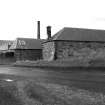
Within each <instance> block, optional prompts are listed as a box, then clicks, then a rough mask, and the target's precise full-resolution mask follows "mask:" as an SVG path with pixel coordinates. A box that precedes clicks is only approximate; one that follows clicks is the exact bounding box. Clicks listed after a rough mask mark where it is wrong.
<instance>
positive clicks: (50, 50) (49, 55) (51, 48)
mask: <svg viewBox="0 0 105 105" xmlns="http://www.w3.org/2000/svg"><path fill="white" fill-rule="evenodd" d="M42 53H43V59H44V60H47V61H51V60H54V54H55V43H54V42H47V43H43V51H42Z"/></svg>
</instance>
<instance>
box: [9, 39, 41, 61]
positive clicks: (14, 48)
mask: <svg viewBox="0 0 105 105" xmlns="http://www.w3.org/2000/svg"><path fill="white" fill-rule="evenodd" d="M42 41H43V40H42V39H32V38H17V39H16V40H15V41H14V42H13V44H12V45H11V47H10V48H9V50H8V51H9V52H13V53H14V58H15V59H16V61H18V60H19V61H20V60H31V61H33V60H39V59H41V58H42V46H41V43H42Z"/></svg>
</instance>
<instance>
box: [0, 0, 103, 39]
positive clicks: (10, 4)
mask: <svg viewBox="0 0 105 105" xmlns="http://www.w3.org/2000/svg"><path fill="white" fill-rule="evenodd" d="M104 1H105V0H0V40H2V39H6V40H11V39H15V38H16V37H27V38H36V36H37V35H36V33H37V26H36V24H37V23H36V21H38V20H40V21H41V38H46V26H47V25H51V26H52V35H53V34H54V33H56V32H57V31H59V30H60V29H62V28H63V27H77V28H80V27H81V28H96V29H105V2H104Z"/></svg>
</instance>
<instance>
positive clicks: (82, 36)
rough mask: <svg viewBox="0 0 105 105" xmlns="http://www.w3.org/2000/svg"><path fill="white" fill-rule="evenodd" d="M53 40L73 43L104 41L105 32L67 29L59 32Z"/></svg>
mask: <svg viewBox="0 0 105 105" xmlns="http://www.w3.org/2000/svg"><path fill="white" fill-rule="evenodd" d="M51 39H52V40H71V41H104V42H105V30H96V29H85V28H68V27H65V28H63V29H62V30H60V31H59V32H57V33H56V34H55V35H54V36H53V37H52V38H51Z"/></svg>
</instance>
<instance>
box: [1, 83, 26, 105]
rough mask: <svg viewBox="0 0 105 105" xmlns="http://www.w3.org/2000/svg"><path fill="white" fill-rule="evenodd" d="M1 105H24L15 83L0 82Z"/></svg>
mask: <svg viewBox="0 0 105 105" xmlns="http://www.w3.org/2000/svg"><path fill="white" fill-rule="evenodd" d="M0 105H24V104H23V102H22V100H21V99H20V97H19V94H18V89H17V87H16V85H15V84H14V83H8V82H5V81H0Z"/></svg>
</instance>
